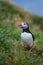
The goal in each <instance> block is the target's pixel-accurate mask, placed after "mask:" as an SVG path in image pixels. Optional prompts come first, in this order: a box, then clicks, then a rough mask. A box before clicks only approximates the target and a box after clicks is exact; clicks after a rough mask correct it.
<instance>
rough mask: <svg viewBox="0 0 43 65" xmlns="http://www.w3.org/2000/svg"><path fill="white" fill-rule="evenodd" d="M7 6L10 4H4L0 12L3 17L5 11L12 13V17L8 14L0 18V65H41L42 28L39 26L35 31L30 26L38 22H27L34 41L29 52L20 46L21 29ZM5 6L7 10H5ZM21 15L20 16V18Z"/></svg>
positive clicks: (42, 62)
mask: <svg viewBox="0 0 43 65" xmlns="http://www.w3.org/2000/svg"><path fill="white" fill-rule="evenodd" d="M2 4H3V3H2ZM4 5H5V4H4ZM1 7H2V6H1ZM9 7H11V8H10V9H12V6H11V5H10V6H9V5H8V6H5V9H4V12H3V11H1V14H3V13H4V15H5V17H6V14H5V13H7V14H8V13H9V14H10V15H12V19H11V18H10V16H9V15H7V16H8V17H6V18H3V16H1V18H0V65H43V30H42V29H40V28H39V31H38V32H37V31H36V32H35V31H34V30H33V28H32V26H34V25H35V26H36V25H37V24H38V23H39V22H38V23H37V22H34V23H35V24H34V23H33V22H32V23H30V22H29V24H30V29H31V30H32V32H33V33H34V36H35V42H34V45H33V48H32V49H31V50H30V51H29V52H28V51H25V49H24V47H22V46H21V39H20V34H21V31H20V29H18V27H17V26H16V22H15V21H14V20H13V15H14V14H12V12H13V11H14V10H13V9H12V12H11V11H10V10H9ZM7 8H8V11H7V12H5V11H6V10H7ZM2 9H3V8H2ZM14 13H15V12H14ZM18 14H19V13H18ZM21 15H22V14H21ZM21 15H20V17H21V18H22V16H21ZM36 19H37V17H36ZM33 21H34V20H33ZM36 23H37V24H36ZM35 26H34V28H35ZM37 26H38V25H37Z"/></svg>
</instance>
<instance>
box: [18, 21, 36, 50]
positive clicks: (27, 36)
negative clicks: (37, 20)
mask: <svg viewBox="0 0 43 65" xmlns="http://www.w3.org/2000/svg"><path fill="white" fill-rule="evenodd" d="M19 28H21V29H22V33H21V40H22V43H21V44H22V46H23V47H24V48H25V50H28V51H29V50H30V49H31V48H32V46H33V44H34V40H35V37H34V35H33V34H32V32H31V31H30V29H29V24H28V23H27V22H21V23H20V24H19Z"/></svg>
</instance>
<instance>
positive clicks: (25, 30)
mask: <svg viewBox="0 0 43 65" xmlns="http://www.w3.org/2000/svg"><path fill="white" fill-rule="evenodd" d="M23 32H27V33H31V32H30V30H29V27H28V28H26V29H23ZM31 34H32V33H31ZM32 37H33V41H34V40H35V37H34V35H33V34H32Z"/></svg>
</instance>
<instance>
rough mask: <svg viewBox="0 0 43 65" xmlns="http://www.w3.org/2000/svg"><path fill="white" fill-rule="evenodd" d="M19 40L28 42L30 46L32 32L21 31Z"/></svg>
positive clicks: (31, 43)
mask: <svg viewBox="0 0 43 65" xmlns="http://www.w3.org/2000/svg"><path fill="white" fill-rule="evenodd" d="M21 40H22V41H23V42H25V43H26V44H28V45H29V46H30V47H32V45H33V38H32V34H31V33H26V32H23V33H21ZM25 43H24V44H25Z"/></svg>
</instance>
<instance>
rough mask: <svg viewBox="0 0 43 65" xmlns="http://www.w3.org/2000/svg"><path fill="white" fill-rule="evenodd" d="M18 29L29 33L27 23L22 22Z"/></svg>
mask: <svg viewBox="0 0 43 65" xmlns="http://www.w3.org/2000/svg"><path fill="white" fill-rule="evenodd" d="M19 27H20V28H22V29H23V32H29V24H28V23H27V22H22V23H21V24H20V25H19Z"/></svg>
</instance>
